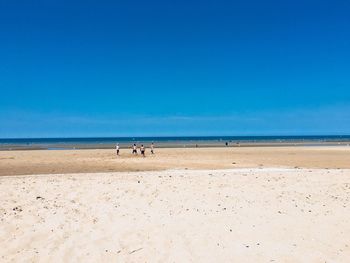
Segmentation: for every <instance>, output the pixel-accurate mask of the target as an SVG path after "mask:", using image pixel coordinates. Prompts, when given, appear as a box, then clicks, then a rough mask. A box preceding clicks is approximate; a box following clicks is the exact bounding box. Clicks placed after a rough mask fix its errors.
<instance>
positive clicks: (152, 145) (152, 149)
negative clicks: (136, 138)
mask: <svg viewBox="0 0 350 263" xmlns="http://www.w3.org/2000/svg"><path fill="white" fill-rule="evenodd" d="M151 154H154V143H153V142H152V144H151Z"/></svg>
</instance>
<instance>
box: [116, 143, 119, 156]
mask: <svg viewBox="0 0 350 263" xmlns="http://www.w3.org/2000/svg"><path fill="white" fill-rule="evenodd" d="M115 149H116V151H117V155H118V156H119V143H117V145H116V146H115Z"/></svg>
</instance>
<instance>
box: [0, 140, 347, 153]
mask: <svg viewBox="0 0 350 263" xmlns="http://www.w3.org/2000/svg"><path fill="white" fill-rule="evenodd" d="M135 143H136V144H137V145H140V144H144V145H145V146H146V147H147V148H148V147H149V145H150V142H145V143H144V142H142V141H141V142H138V141H137V142H135ZM115 145H116V144H115V143H108V144H59V143H57V144H53V145H45V144H44V145H36V144H33V145H28V146H24V145H5V144H2V145H1V144H0V151H30V150H35V151H38V150H50V151H54V150H106V149H115ZM119 146H120V149H130V148H131V144H125V143H119ZM321 146H324V147H326V146H330V147H333V146H334V147H335V146H350V141H334V142H322V141H317V142H315V141H303V142H300V141H296V142H239V143H232V142H231V143H229V145H228V146H226V145H225V143H223V142H220V143H218V142H212V143H205V142H197V143H195V142H187V143H181V142H178V143H157V144H156V148H158V149H167V148H169V149H170V148H171V149H178V148H180V149H182V148H237V147H321Z"/></svg>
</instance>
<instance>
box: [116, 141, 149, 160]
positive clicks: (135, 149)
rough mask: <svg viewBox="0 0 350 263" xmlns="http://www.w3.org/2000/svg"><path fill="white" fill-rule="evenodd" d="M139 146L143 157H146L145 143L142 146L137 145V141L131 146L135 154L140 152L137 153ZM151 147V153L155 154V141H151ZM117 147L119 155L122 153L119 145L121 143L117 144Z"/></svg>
mask: <svg viewBox="0 0 350 263" xmlns="http://www.w3.org/2000/svg"><path fill="white" fill-rule="evenodd" d="M138 148H139V150H140V154H141V155H142V157H146V147H145V146H144V145H143V144H141V146H140V147H137V145H136V143H134V144H133V145H132V146H131V149H132V154H133V155H137V154H138V153H137V149H138ZM150 148H151V154H154V143H153V142H152V143H151V146H150ZM115 149H116V151H117V155H118V156H119V153H120V146H119V143H117V144H116V146H115Z"/></svg>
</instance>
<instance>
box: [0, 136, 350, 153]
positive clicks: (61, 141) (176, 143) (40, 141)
mask: <svg viewBox="0 0 350 263" xmlns="http://www.w3.org/2000/svg"><path fill="white" fill-rule="evenodd" d="M151 143H154V145H155V147H158V148H165V147H169V148H171V147H176V148H180V147H184V148H187V147H188V148H190V147H252V146H255V147H256V146H276V147H278V146H291V145H293V146H322V145H324V146H338V145H340V146H349V144H350V135H325V136H187V137H186V136H183V137H94V138H13V139H0V150H74V149H112V148H114V147H115V146H116V144H119V145H120V147H121V148H128V147H130V146H131V145H132V144H137V145H138V146H139V145H141V144H143V145H145V146H146V147H148V146H149V145H150V144H151Z"/></svg>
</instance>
